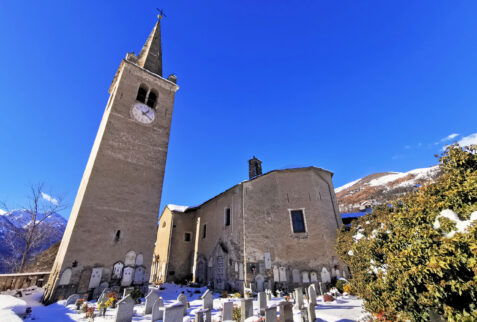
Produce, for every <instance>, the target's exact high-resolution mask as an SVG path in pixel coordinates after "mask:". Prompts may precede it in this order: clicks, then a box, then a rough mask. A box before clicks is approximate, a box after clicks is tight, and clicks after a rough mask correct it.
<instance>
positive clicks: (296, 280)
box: [292, 268, 300, 284]
mask: <svg viewBox="0 0 477 322" xmlns="http://www.w3.org/2000/svg"><path fill="white" fill-rule="evenodd" d="M292 279H293V283H295V284H300V271H299V270H297V269H296V268H295V269H293V270H292Z"/></svg>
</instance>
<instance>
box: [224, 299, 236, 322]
mask: <svg viewBox="0 0 477 322" xmlns="http://www.w3.org/2000/svg"><path fill="white" fill-rule="evenodd" d="M233 319H234V302H224V306H223V309H222V321H232V320H233Z"/></svg>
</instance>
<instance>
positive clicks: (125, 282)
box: [121, 266, 134, 286]
mask: <svg viewBox="0 0 477 322" xmlns="http://www.w3.org/2000/svg"><path fill="white" fill-rule="evenodd" d="M133 274H134V268H132V267H129V266H128V267H125V268H124V270H123V278H122V279H121V286H129V285H131V283H132V281H133Z"/></svg>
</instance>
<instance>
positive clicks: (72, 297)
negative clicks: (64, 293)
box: [65, 294, 80, 306]
mask: <svg viewBox="0 0 477 322" xmlns="http://www.w3.org/2000/svg"><path fill="white" fill-rule="evenodd" d="M79 298H80V296H79V294H73V295H70V296H69V297H68V299H67V300H66V303H65V306H68V305H71V304H75V303H76V301H77V300H78V299H79Z"/></svg>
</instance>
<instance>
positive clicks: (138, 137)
mask: <svg viewBox="0 0 477 322" xmlns="http://www.w3.org/2000/svg"><path fill="white" fill-rule="evenodd" d="M161 18H162V17H161V16H159V19H158V21H157V23H156V25H155V26H154V28H153V30H152V32H151V34H150V35H149V38H148V39H147V41H146V43H145V44H144V46H143V48H142V50H141V52H140V53H139V55H138V56H136V55H135V54H134V53H129V54H127V55H126V58H125V59H123V60H122V61H121V64H120V66H119V68H118V70H117V72H116V75H115V76H114V79H113V82H112V84H111V86H110V88H109V94H110V97H109V101H108V103H107V105H106V109H104V112H103V109H102V108H101V109H98V113H101V112H102V113H103V119H102V121H101V124H100V125H99V130H98V133H97V135H96V139H95V141H94V145H93V148H92V150H91V154H90V157H89V160H88V163H87V165H86V169H85V171H84V174H83V178H82V180H81V184H80V186H79V189H78V193H77V195H76V199H75V202H74V205H73V208H72V210H71V215H70V218H69V220H68V224H67V226H66V230H65V233H64V236H63V239H62V241H61V245H60V247H59V250H58V254H57V256H56V260H55V262H54V264H53V269H52V272H51V274H50V278H49V281H48V283H47V286H46V290H45V294H44V298H43V301H44V302H45V303H52V302H54V301H56V300H58V299H65V298H67V297H68V296H69V295H71V294H75V293H79V294H85V293H88V294H89V296H90V297H93V298H97V297H98V296H99V295H100V294H101V292H102V291H103V290H104V289H106V288H110V289H111V290H115V291H117V292H120V291H121V289H123V288H125V287H130V286H134V287H136V288H147V285H148V282H149V275H150V267H151V262H152V254H153V249H154V239H155V237H156V231H157V220H158V214H159V210H160V209H159V205H160V200H161V193H162V183H163V179H164V170H165V166H166V157H167V150H168V144H169V133H170V127H171V119H172V109H173V105H174V95H175V93H176V91H177V90H178V89H179V87H178V86H177V85H176V82H177V78H176V77H175V75H170V76H169V77H167V79H166V78H163V76H162V50H161V25H160V21H161Z"/></svg>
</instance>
